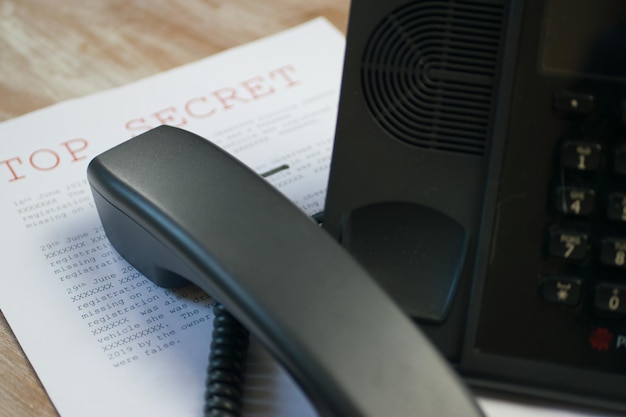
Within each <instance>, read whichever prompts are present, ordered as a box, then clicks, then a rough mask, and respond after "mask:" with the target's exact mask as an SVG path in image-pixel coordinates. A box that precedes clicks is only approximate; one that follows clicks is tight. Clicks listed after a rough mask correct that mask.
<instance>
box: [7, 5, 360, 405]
mask: <svg viewBox="0 0 626 417" xmlns="http://www.w3.org/2000/svg"><path fill="white" fill-rule="evenodd" d="M348 9H349V0H165V1H149V0H102V1H97V2H87V1H85V0H62V1H48V0H19V1H18V0H14V1H10V0H2V1H0V121H4V120H8V119H10V118H13V117H16V116H19V115H22V114H25V113H28V112H31V111H33V110H36V109H39V108H42V107H46V106H49V105H51V104H54V103H57V102H60V101H63V100H66V99H69V98H74V97H79V96H83V95H87V94H90V93H94V92H97V91H101V90H105V89H108V88H111V87H116V86H120V85H123V84H126V83H129V82H131V81H134V80H138V79H141V78H144V77H147V76H150V75H153V74H155V73H157V72H161V71H164V70H168V69H171V68H174V67H176V66H179V65H182V64H186V63H188V62H193V61H196V60H198V59H202V58H205V57H207V56H209V55H212V54H214V53H216V52H219V51H222V50H225V49H228V48H231V47H234V46H237V45H240V44H243V43H246V42H250V41H252V40H255V39H258V38H261V37H264V36H267V35H270V34H273V33H276V32H280V31H282V30H285V29H288V28H290V27H292V26H295V25H297V24H300V23H303V22H306V21H308V20H310V19H312V18H315V17H318V16H324V17H326V18H327V19H328V20H329V21H330V22H332V23H333V24H334V25H335V26H336V27H337V28H338V29H340V30H341V31H343V32H344V33H345V29H346V24H347V16H348ZM2 291H6V289H2ZM5 416H6V417H24V416H37V417H48V416H58V414H57V412H56V410H55V409H54V407H53V405H52V403H51V402H50V400H49V398H48V396H47V395H46V393H45V391H44V389H43V387H42V386H41V383H40V382H39V380H38V379H37V376H36V374H35V372H34V371H33V369H32V367H31V365H30V364H29V362H28V360H27V359H26V358H25V357H24V353H23V352H22V350H21V348H20V346H19V344H18V342H17V341H16V339H15V336H14V335H13V333H12V332H11V329H10V327H9V325H8V324H7V322H6V320H5V318H4V316H2V315H1V314H0V417H5Z"/></svg>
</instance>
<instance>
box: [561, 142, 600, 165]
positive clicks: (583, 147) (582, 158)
mask: <svg viewBox="0 0 626 417" xmlns="http://www.w3.org/2000/svg"><path fill="white" fill-rule="evenodd" d="M601 157H602V145H600V144H599V143H595V142H582V141H573V140H572V141H567V142H565V143H564V144H563V148H561V165H562V166H563V167H564V168H569V169H575V170H578V171H595V170H597V169H598V168H600V161H601Z"/></svg>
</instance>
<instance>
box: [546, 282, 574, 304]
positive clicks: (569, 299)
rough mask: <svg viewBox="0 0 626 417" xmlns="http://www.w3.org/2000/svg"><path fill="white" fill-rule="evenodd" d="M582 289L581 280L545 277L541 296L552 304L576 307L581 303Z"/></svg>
mask: <svg viewBox="0 0 626 417" xmlns="http://www.w3.org/2000/svg"><path fill="white" fill-rule="evenodd" d="M581 289H582V280H581V279H580V278H573V277H545V278H544V279H543V283H542V285H541V295H542V296H543V299H544V300H546V301H548V302H550V303H556V304H563V305H568V306H575V305H577V304H578V303H579V302H580V295H581Z"/></svg>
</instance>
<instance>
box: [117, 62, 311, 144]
mask: <svg viewBox="0 0 626 417" xmlns="http://www.w3.org/2000/svg"><path fill="white" fill-rule="evenodd" d="M295 73H296V69H295V68H294V67H293V65H285V66H282V67H280V68H277V69H274V70H271V71H269V72H268V73H266V74H264V75H259V76H256V77H252V78H249V79H247V80H244V81H241V82H240V83H238V84H236V85H233V86H229V87H223V88H220V89H217V90H215V91H212V92H210V93H208V94H204V95H200V96H197V97H193V98H190V99H188V100H187V101H185V102H184V103H181V104H180V105H177V106H170V107H167V108H164V109H160V110H158V111H155V112H153V113H150V114H148V115H145V116H142V117H137V118H135V119H132V120H129V121H128V122H126V126H125V127H126V129H127V130H128V131H130V132H132V134H133V135H134V136H136V135H138V134H140V133H143V132H146V131H148V130H150V129H152V128H154V127H157V126H160V125H164V124H167V125H170V126H175V127H181V126H185V125H187V124H188V123H189V122H190V121H191V120H198V119H206V118H209V117H211V116H214V115H215V114H217V113H219V112H222V111H228V110H231V109H233V108H235V107H238V106H241V105H244V104H247V103H252V102H255V101H257V100H259V99H263V98H266V97H270V96H273V95H274V94H276V93H277V92H279V91H280V90H284V89H288V88H291V87H295V86H297V85H299V84H300V83H301V81H300V80H298V79H297V78H296V74H295Z"/></svg>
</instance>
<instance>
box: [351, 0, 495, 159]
mask: <svg viewBox="0 0 626 417" xmlns="http://www.w3.org/2000/svg"><path fill="white" fill-rule="evenodd" d="M503 13H504V11H503V7H502V5H499V4H493V3H487V2H479V1H473V2H472V1H470V2H467V1H458V0H432V1H419V2H412V3H409V4H407V5H404V6H402V7H400V8H399V9H397V10H395V11H394V12H392V13H390V14H389V15H388V16H386V17H385V18H383V20H382V21H381V23H380V24H379V25H378V27H377V28H376V29H375V30H374V32H373V33H372V36H371V38H370V39H369V41H368V44H367V46H366V49H365V53H364V55H363V61H362V69H361V76H362V83H363V91H364V94H365V99H366V101H367V104H368V106H369V109H370V111H371V112H372V115H373V117H374V118H375V119H376V120H377V121H378V122H379V123H380V125H381V126H382V127H383V128H384V129H385V130H386V131H387V132H388V133H389V134H390V135H392V136H393V137H395V138H397V139H400V140H402V141H405V142H408V143H410V144H413V145H416V146H420V147H425V148H432V149H440V150H445V151H454V152H461V153H469V154H477V155H482V154H484V152H485V147H486V141H487V133H488V132H487V131H488V127H489V119H490V115H491V106H492V101H493V95H494V94H493V90H494V83H495V79H496V67H497V62H498V51H499V44H500V31H501V29H502V24H503Z"/></svg>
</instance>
